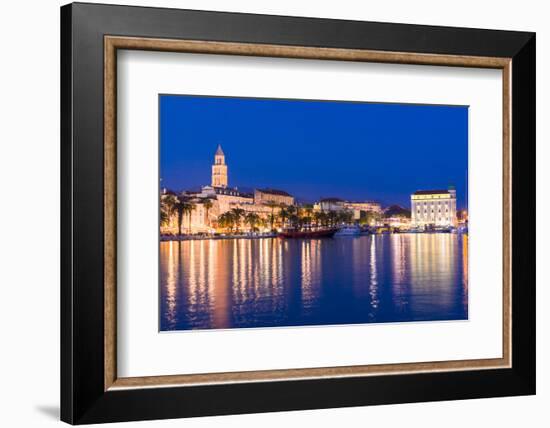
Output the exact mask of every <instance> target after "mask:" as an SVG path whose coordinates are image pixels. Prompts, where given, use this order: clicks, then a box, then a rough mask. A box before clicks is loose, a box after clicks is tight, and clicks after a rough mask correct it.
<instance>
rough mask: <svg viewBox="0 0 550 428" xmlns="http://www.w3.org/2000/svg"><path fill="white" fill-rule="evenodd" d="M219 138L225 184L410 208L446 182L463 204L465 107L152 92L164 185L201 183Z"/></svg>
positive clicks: (208, 173)
mask: <svg viewBox="0 0 550 428" xmlns="http://www.w3.org/2000/svg"><path fill="white" fill-rule="evenodd" d="M218 144H221V146H222V148H223V151H224V152H225V156H226V163H227V165H228V175H229V186H230V187H235V186H236V187H239V188H243V189H244V188H246V189H253V188H263V187H269V188H275V189H281V190H285V191H287V192H289V193H291V194H292V195H294V196H295V197H297V198H298V199H299V200H302V201H308V202H313V201H316V200H318V199H319V198H322V197H339V198H342V199H347V200H354V201H362V200H376V201H379V202H381V203H382V204H383V206H387V205H391V204H399V205H402V206H404V207H407V208H409V209H410V194H411V193H412V192H414V191H416V190H422V189H446V188H447V187H448V186H449V185H454V186H456V189H457V206H458V207H459V208H464V207H466V189H467V168H468V108H467V107H464V106H428V105H412V104H379V103H352V102H338V101H307V100H279V99H254V98H223V97H200V96H179V95H161V96H160V177H161V178H162V182H161V186H162V187H166V188H168V189H171V190H175V191H181V190H187V189H198V188H200V186H203V185H209V184H210V177H211V165H212V163H213V159H214V152H215V151H216V147H217V145H218Z"/></svg>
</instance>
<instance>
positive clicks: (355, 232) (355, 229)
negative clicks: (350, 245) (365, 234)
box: [334, 225, 361, 236]
mask: <svg viewBox="0 0 550 428" xmlns="http://www.w3.org/2000/svg"><path fill="white" fill-rule="evenodd" d="M360 233H361V228H360V227H359V226H357V225H352V226H344V227H341V228H340V229H338V231H337V232H336V233H335V234H334V236H359V234H360Z"/></svg>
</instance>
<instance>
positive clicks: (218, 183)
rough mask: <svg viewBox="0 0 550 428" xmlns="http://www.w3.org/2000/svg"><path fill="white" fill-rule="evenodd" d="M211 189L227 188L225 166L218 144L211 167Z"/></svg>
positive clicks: (220, 147) (223, 156)
mask: <svg viewBox="0 0 550 428" xmlns="http://www.w3.org/2000/svg"><path fill="white" fill-rule="evenodd" d="M212 187H224V188H225V187H227V165H226V164H225V154H224V153H223V150H222V146H220V145H219V144H218V148H217V150H216V153H215V154H214V165H212Z"/></svg>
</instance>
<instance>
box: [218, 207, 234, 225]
mask: <svg viewBox="0 0 550 428" xmlns="http://www.w3.org/2000/svg"><path fill="white" fill-rule="evenodd" d="M218 225H219V226H220V227H221V228H223V229H229V230H232V229H233V226H234V225H235V216H234V215H233V214H232V213H231V211H226V212H224V213H223V214H222V215H220V216H219V217H218Z"/></svg>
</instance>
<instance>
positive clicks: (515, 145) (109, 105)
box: [61, 3, 535, 424]
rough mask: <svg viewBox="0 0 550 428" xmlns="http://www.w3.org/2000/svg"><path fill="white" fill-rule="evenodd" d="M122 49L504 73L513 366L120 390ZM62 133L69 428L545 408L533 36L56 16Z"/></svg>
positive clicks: (79, 11) (189, 15) (72, 13)
mask: <svg viewBox="0 0 550 428" xmlns="http://www.w3.org/2000/svg"><path fill="white" fill-rule="evenodd" d="M117 49H139V50H156V51H173V52H199V53H208V54H232V55H253V56H273V57H287V58H314V59H330V60H347V61H367V62H386V63H406V64H433V65H445V66H462V67H464V66H466V67H484V68H497V69H502V73H503V100H504V103H503V130H504V131H503V147H504V150H503V153H504V158H503V171H504V176H503V182H504V188H503V189H502V191H503V200H504V211H503V212H504V218H503V224H504V229H503V240H504V252H503V254H502V257H503V266H504V272H503V274H504V275H503V277H504V284H503V297H504V298H503V304H504V306H503V315H504V316H503V329H502V334H503V344H504V346H503V358H502V359H498V360H471V361H456V362H449V361H447V362H433V363H430V362H427V363H417V364H414V363H411V364H396V365H383V366H351V367H340V368H336V367H328V368H311V369H300V370H276V371H275V370H273V371H262V372H241V373H222V374H204V375H186V376H185V375H183V376H178V375H174V376H163V377H150V378H117V376H116V51H117ZM61 130H62V133H61V135H62V137H61V146H62V147H61V158H62V159H61V165H62V170H61V188H62V206H61V213H62V218H61V230H62V235H61V244H62V245H61V251H62V254H61V256H62V257H61V274H62V283H61V287H62V290H61V291H62V292H61V375H62V376H61V418H62V420H64V421H66V422H69V423H73V424H81V423H95V422H114V421H128V420H142V419H160V418H175V417H186V416H200V415H220V414H230V413H250V412H267V411H276V410H296V409H312V408H324V407H343V406H357V405H369V404H387V403H403V402H415V401H433V400H449V399H463V398H476V397H491V396H505V395H526V394H534V393H535V261H534V254H535V35H534V34H533V33H523V32H508V31H493V30H477V29H462V28H444V27H427V26H416V25H405V24H383V23H369V22H355V21H338V20H325V19H310V18H290V17H279V16H264V15H248V14H232V13H218V12H199V11H186V10H174V9H155V8H141V7H127V6H106V5H92V4H78V3H77V4H71V5H67V6H64V7H62V9H61ZM514 207H521V208H516V209H514ZM512 243H513V245H512ZM389 374H391V375H389ZM149 386H155V388H148V387H149Z"/></svg>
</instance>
